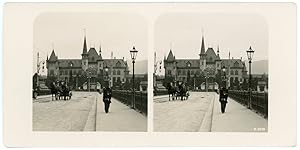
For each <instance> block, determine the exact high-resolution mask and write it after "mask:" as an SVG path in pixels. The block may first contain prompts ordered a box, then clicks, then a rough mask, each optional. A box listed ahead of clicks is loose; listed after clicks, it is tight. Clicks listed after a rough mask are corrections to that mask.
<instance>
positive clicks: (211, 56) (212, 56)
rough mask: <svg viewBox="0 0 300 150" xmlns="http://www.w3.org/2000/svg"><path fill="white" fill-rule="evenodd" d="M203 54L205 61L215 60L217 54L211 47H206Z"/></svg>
mask: <svg viewBox="0 0 300 150" xmlns="http://www.w3.org/2000/svg"><path fill="white" fill-rule="evenodd" d="M205 54H206V61H207V62H215V60H217V59H218V56H217V55H216V53H215V51H214V49H213V48H208V49H207V51H206V53H205Z"/></svg>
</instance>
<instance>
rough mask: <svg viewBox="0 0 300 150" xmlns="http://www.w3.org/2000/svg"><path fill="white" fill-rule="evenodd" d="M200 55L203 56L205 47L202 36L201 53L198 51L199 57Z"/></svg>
mask: <svg viewBox="0 0 300 150" xmlns="http://www.w3.org/2000/svg"><path fill="white" fill-rule="evenodd" d="M201 54H203V55H204V54H205V45H204V37H203V36H202V42H201V51H200V55H201Z"/></svg>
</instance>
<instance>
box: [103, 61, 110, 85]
mask: <svg viewBox="0 0 300 150" xmlns="http://www.w3.org/2000/svg"><path fill="white" fill-rule="evenodd" d="M104 71H105V81H107V85H106V86H108V84H109V83H108V67H107V65H105V68H104Z"/></svg>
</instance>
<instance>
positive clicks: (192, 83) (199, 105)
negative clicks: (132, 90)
mask: <svg viewBox="0 0 300 150" xmlns="http://www.w3.org/2000/svg"><path fill="white" fill-rule="evenodd" d="M268 34H269V33H268V24H267V22H266V21H265V19H264V18H263V17H262V16H259V15H257V14H241V13H222V12H220V13H183V12H181V13H167V14H164V15H161V16H159V17H158V18H157V20H156V22H155V24H154V38H155V39H154V48H155V49H154V72H153V94H154V98H153V112H154V115H153V117H154V120H153V123H154V125H153V129H154V132H268V114H269V112H268V104H269V103H268V87H269V86H268V77H269V74H268V51H269V50H268V40H269V39H268V38H269V37H268ZM270 113H271V112H270Z"/></svg>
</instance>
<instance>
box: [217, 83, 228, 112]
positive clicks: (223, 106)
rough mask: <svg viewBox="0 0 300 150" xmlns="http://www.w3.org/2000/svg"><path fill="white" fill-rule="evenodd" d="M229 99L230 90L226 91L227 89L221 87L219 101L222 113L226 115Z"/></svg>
mask: <svg viewBox="0 0 300 150" xmlns="http://www.w3.org/2000/svg"><path fill="white" fill-rule="evenodd" d="M227 99H228V89H226V88H225V87H221V89H220V98H219V101H220V103H221V112H222V113H225V109H226V104H227Z"/></svg>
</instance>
